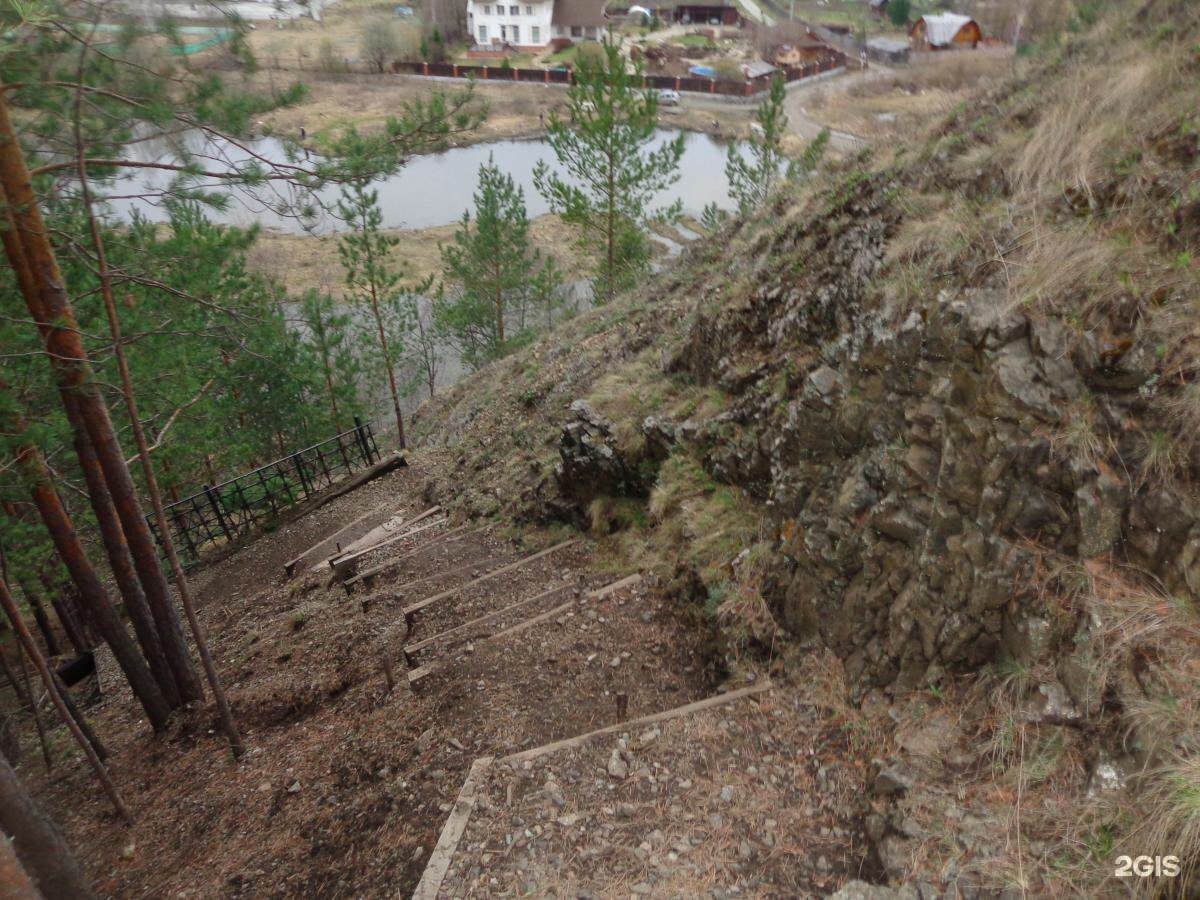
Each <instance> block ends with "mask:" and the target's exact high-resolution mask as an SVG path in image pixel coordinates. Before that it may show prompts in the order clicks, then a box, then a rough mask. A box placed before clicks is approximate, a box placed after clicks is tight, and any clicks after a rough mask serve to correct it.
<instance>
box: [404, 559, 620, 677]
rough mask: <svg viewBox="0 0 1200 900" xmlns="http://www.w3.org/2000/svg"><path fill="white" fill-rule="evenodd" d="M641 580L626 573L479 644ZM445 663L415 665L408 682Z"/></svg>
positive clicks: (496, 640) (503, 638)
mask: <svg viewBox="0 0 1200 900" xmlns="http://www.w3.org/2000/svg"><path fill="white" fill-rule="evenodd" d="M641 580H642V576H641V575H638V574H634V575H626V576H625V577H624V578H622V579H620V580H618V581H614V582H612V583H610V584H606V585H604V587H600V588H596V590H594V591H588V592H587V593H586V594H584V595H583V597H581V598H579V599H578V600H576V599H571V600H568V601H567V602H566V603H563V604H560V605H559V606H556V607H554V608H553V609H549V610H547V611H546V612H544V613H540V614H538V615H536V616H533V617H532V618H529V619H525V620H524V621H521V622H518V623H517V624H516V625H513V626H512V627H511V628H506V629H504V630H503V631H497V632H496V633H495V634H491V635H488V636H487V637H485V638H483V639H482V640H481V641H480V643H481V644H492V643H497V642H499V641H503V640H506V639H508V638H510V637H514V636H515V635H518V634H520V633H521V632H523V631H527V630H529V629H530V628H532V627H533V626H534V625H538V624H540V623H541V622H545V621H546V620H547V619H554V618H557V617H558V616H561V615H562V614H563V613H565V612H569V611H570V610H571V609H572V608H573V607H575V606H577V605H579V604H580V603H583V602H585V601H588V600H601V599H603V598H605V597H608V596H610V595H612V594H614V593H616V592H617V591H619V590H622V589H623V588H627V587H633V586H634V585H635V584H638V583H639V582H641ZM443 633H444V632H443ZM446 665H448V661H447V660H446V659H445V658H442V659H435V660H432V661H431V662H428V663H426V664H425V665H423V666H417V667H416V668H415V669H412V670H410V671H409V673H408V683H409V684H415V683H416V682H418V681H420V680H421V679H422V678H424V677H425V676H426V675H432V674H433V673H434V672H437V671H440V670H441V669H442V668H444V667H445V666H446Z"/></svg>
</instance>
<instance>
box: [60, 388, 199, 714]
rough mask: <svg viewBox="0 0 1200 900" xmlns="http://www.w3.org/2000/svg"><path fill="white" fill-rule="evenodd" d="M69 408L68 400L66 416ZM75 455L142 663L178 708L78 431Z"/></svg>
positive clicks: (117, 528) (121, 538) (95, 466)
mask: <svg viewBox="0 0 1200 900" xmlns="http://www.w3.org/2000/svg"><path fill="white" fill-rule="evenodd" d="M72 405H73V404H72V403H71V402H70V400H69V399H68V401H67V407H68V414H69V415H70V412H71V406H72ZM75 454H76V456H78V457H79V465H80V468H81V469H83V478H84V481H85V482H86V483H87V492H88V499H89V500H90V501H91V503H92V510H93V511H94V512H95V514H96V522H97V523H98V524H99V526H100V538H101V540H102V541H103V543H104V551H105V554H106V555H107V556H108V563H109V566H111V568H112V573H113V579H114V580H115V581H116V583H117V589H118V590H119V591H120V592H121V597H122V599H123V600H124V601H125V612H126V613H127V614H128V615H129V620H130V622H132V623H133V631H134V633H135V634H136V635H137V639H138V643H139V644H140V645H141V647H142V653H143V654H144V655H145V657H146V662H148V663H149V664H150V672H151V673H152V674H153V675H154V680H155V681H157V682H158V687H159V689H160V690H161V691H162V693H163V696H164V697H166V699H167V702H168V703H169V704H170V705H171V707H172V708H174V707H178V706H179V705H180V697H179V688H178V687H177V686H176V684H175V675H174V673H173V672H172V670H171V667H170V666H169V665H168V664H167V657H166V655H165V654H164V653H163V648H162V643H161V641H160V640H159V637H158V629H157V628H156V627H155V623H154V616H153V614H152V613H151V611H150V606H149V604H148V603H147V602H146V595H145V593H144V592H143V591H142V584H141V582H140V581H138V577H137V572H136V571H134V568H133V560H131V559H130V558H129V547H128V546H127V545H126V543H125V534H124V532H122V531H121V523H120V522H119V521H118V519H117V513H116V510H114V509H113V504H112V498H111V497H110V496H109V493H108V487H107V486H106V485H105V482H104V473H103V472H101V471H100V464H99V462H97V460H96V454H95V453H93V452H92V445H91V443H90V442H89V441H88V438H87V434H86V432H84V431H83V430H82V429H79V430H76V431H75Z"/></svg>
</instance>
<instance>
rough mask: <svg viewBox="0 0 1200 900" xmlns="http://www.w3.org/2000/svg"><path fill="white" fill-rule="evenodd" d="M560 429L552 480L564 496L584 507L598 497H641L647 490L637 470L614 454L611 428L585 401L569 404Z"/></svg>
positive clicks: (614, 448) (618, 454)
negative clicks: (568, 416)
mask: <svg viewBox="0 0 1200 900" xmlns="http://www.w3.org/2000/svg"><path fill="white" fill-rule="evenodd" d="M571 416H572V418H571V421H569V422H568V423H567V424H566V425H565V426H564V427H563V430H562V437H561V438H560V439H559V445H558V453H559V458H560V462H559V463H558V466H557V467H556V468H555V472H554V474H555V478H556V480H557V481H558V485H559V490H560V492H561V494H562V496H563V497H565V498H568V499H569V500H571V501H573V502H574V503H575V504H577V505H578V506H579V507H581V508H582V507H585V506H586V505H587V504H588V503H590V502H591V501H592V500H594V499H595V498H597V497H642V496H645V495H646V493H647V488H646V485H645V483H644V482H643V480H642V478H641V477H640V476H639V474H638V472H637V470H636V468H635V467H634V466H633V465H630V464H629V463H627V462H626V460H625V459H624V458H623V457H622V456H621V454H620V453H618V452H617V449H616V446H615V442H614V440H613V433H612V425H610V424H609V422H608V420H607V419H605V418H604V417H603V416H601V415H600V414H599V413H598V412H596V410H595V409H593V408H592V406H591V404H590V403H588V402H587V401H586V400H576V401H575V402H574V403H572V404H571Z"/></svg>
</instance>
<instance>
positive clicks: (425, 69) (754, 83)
mask: <svg viewBox="0 0 1200 900" xmlns="http://www.w3.org/2000/svg"><path fill="white" fill-rule="evenodd" d="M844 65H846V54H844V53H842V52H840V51H837V50H835V51H831V52H830V53H829V54H828V55H826V56H823V57H821V58H820V59H817V60H814V61H812V62H809V63H805V64H803V65H799V66H789V67H788V68H785V69H782V70H781V71H782V72H783V74H784V78H785V79H786V80H787V81H789V82H792V81H799V80H800V79H802V78H810V77H812V76H813V75H819V74H821V73H822V72H829V71H832V70H833V69H836V68H839V67H840V66H844ZM392 71H393V72H395V73H396V74H401V75H423V76H425V77H428V78H475V79H478V80H480V81H516V82H525V83H536V84H571V83H572V79H573V74H572V72H571V71H570V70H568V69H520V68H516V67H512V66H460V65H458V64H457V63H420V62H418V63H413V62H394V63H392ZM773 77H774V76H773V75H762V76H760V77H758V78H752V79H749V80H746V81H721V80H719V79H716V78H698V77H696V76H675V75H643V76H642V87H643V88H653V89H655V90H664V89H666V90H675V91H686V92H689V93H695V94H720V95H724V96H732V97H753V96H754V95H755V94H759V93H762V92H763V91H765V90H767V88H769V87H770V86H771V80H772V78H773Z"/></svg>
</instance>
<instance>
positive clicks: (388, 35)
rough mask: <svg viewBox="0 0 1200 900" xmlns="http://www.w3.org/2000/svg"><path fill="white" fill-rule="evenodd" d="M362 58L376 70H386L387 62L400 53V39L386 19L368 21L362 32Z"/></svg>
mask: <svg viewBox="0 0 1200 900" xmlns="http://www.w3.org/2000/svg"><path fill="white" fill-rule="evenodd" d="M362 54H363V58H364V59H366V61H367V62H368V63H369V64H370V65H371V66H372V67H373V68H374V69H375V70H376V71H379V72H383V71H386V70H387V67H388V64H389V63H390V62H391V61H392V60H394V59H396V58H397V57H398V56H399V55H400V40H399V38H398V37H397V35H396V30H395V28H393V27H392V23H391V21H390V20H388V19H377V20H375V21H373V22H368V23H367V25H366V27H365V28H364V29H363V32H362Z"/></svg>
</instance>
